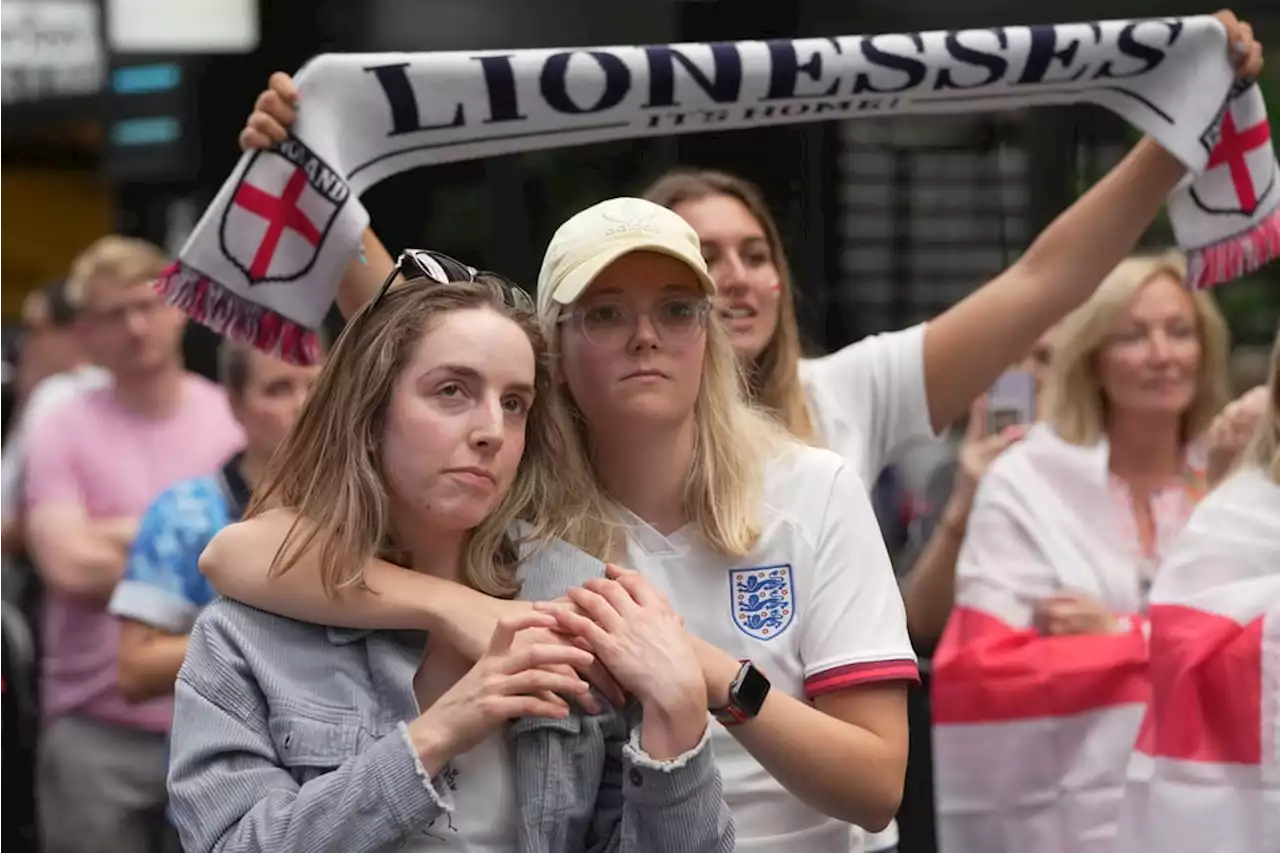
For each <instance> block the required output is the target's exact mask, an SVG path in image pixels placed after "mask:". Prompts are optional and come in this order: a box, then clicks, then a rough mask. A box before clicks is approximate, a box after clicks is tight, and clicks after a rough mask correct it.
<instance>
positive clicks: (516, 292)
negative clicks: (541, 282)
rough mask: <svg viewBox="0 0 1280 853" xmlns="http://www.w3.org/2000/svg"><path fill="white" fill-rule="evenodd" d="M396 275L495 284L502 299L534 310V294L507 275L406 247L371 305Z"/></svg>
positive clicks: (509, 304)
mask: <svg viewBox="0 0 1280 853" xmlns="http://www.w3.org/2000/svg"><path fill="white" fill-rule="evenodd" d="M396 276H402V277H403V278H404V281H405V283H406V284H408V283H410V282H415V281H422V280H424V279H425V280H426V281H428V282H434V283H435V284H449V283H450V282H456V281H468V282H479V283H481V284H496V285H497V286H498V288H499V289H500V290H501V291H502V301H503V303H504V304H505V305H506V306H507V307H508V308H511V309H512V310H515V311H521V312H527V313H530V314H532V313H533V311H534V304H533V297H531V296H530V295H529V294H528V293H526V292H525V291H524V289H523V288H521V287H520V285H518V284H516V283H515V282H514V281H512V280H511V279H509V278H507V277H506V276H504V275H500V274H498V273H496V272H489V271H488V270H478V269H476V268H475V267H473V266H469V265H467V264H464V263H463V262H462V261H460V260H458V259H457V258H451V257H449V256H448V255H446V254H445V253H443V252H433V251H431V250H429V249H405V250H404V251H403V252H401V253H400V257H398V258H396V265H395V267H393V268H392V270H391V272H389V273H388V274H387V277H386V280H384V281H383V282H382V287H380V288H378V293H377V295H376V296H374V297H373V302H371V303H370V307H372V306H374V305H377V304H378V303H379V302H381V301H382V297H384V296H386V294H387V291H388V290H390V289H391V283H392V282H393V281H395V280H396Z"/></svg>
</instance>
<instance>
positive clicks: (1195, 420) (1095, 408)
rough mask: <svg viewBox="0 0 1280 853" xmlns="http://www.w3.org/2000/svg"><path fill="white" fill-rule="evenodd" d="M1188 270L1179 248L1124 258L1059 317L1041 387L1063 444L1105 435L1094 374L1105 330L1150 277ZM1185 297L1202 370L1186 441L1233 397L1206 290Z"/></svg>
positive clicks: (1217, 316)
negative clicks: (1193, 322) (1082, 300)
mask: <svg viewBox="0 0 1280 853" xmlns="http://www.w3.org/2000/svg"><path fill="white" fill-rule="evenodd" d="M1186 271H1187V262H1186V259H1185V258H1184V257H1183V256H1182V254H1181V253H1179V252H1176V251H1175V252H1166V253H1163V254H1158V255H1135V256H1133V257H1130V258H1127V259H1125V260H1123V261H1121V262H1120V264H1119V266H1117V267H1116V268H1115V269H1114V270H1112V271H1111V273H1110V274H1109V275H1108V276H1107V277H1106V279H1104V280H1103V282H1102V284H1101V285H1099V287H1098V290H1097V291H1096V292H1095V293H1094V294H1093V296H1092V297H1091V298H1090V299H1089V301H1088V302H1086V303H1085V304H1084V305H1082V306H1080V307H1079V308H1077V309H1076V310H1075V311H1074V312H1072V313H1071V314H1070V315H1069V316H1068V317H1067V318H1066V319H1065V320H1063V321H1062V324H1061V326H1060V327H1059V329H1058V331H1057V332H1056V333H1055V335H1054V340H1055V342H1056V344H1057V346H1056V348H1055V351H1054V353H1053V356H1052V359H1051V361H1050V365H1051V366H1050V370H1049V380H1048V382H1047V384H1046V387H1045V412H1046V417H1045V420H1046V421H1048V423H1049V425H1050V426H1052V427H1053V429H1054V431H1055V432H1057V434H1058V435H1059V436H1061V437H1062V439H1063V440H1064V441H1068V442H1070V443H1072V444H1079V445H1089V444H1095V443H1097V442H1098V441H1100V440H1101V439H1102V438H1103V437H1104V435H1105V434H1106V415H1107V401H1106V398H1105V395H1104V394H1103V392H1102V387H1101V384H1100V382H1099V378H1098V369H1097V358H1098V354H1099V352H1100V351H1101V349H1102V347H1103V345H1104V344H1105V342H1106V339H1107V335H1108V334H1109V332H1110V330H1111V328H1112V327H1113V326H1114V324H1115V323H1116V322H1117V321H1118V320H1119V319H1120V318H1121V317H1122V316H1123V315H1124V312H1125V310H1126V308H1127V307H1128V305H1129V303H1130V302H1131V301H1132V300H1133V299H1134V297H1135V296H1137V294H1138V292H1139V291H1141V290H1142V288H1143V287H1145V286H1146V285H1147V284H1148V283H1149V282H1151V281H1152V280H1153V279H1154V278H1156V277H1157V276H1160V275H1171V276H1173V277H1174V278H1176V279H1177V280H1178V281H1182V280H1183V279H1184V278H1185V277H1186ZM1189 296H1190V297H1191V300H1192V304H1193V306H1194V310H1195V315H1196V330H1197V335H1198V336H1199V339H1200V373H1199V377H1198V381H1197V385H1196V395H1195V398H1194V399H1193V400H1192V401H1191V405H1190V406H1189V407H1188V408H1187V410H1186V411H1185V412H1184V413H1183V415H1182V438H1183V441H1184V442H1189V441H1191V440H1193V439H1195V438H1196V437H1197V436H1199V435H1200V434H1201V433H1202V432H1203V431H1204V429H1205V428H1206V427H1208V426H1209V423H1210V421H1212V420H1213V417H1214V416H1215V415H1216V414H1217V413H1218V412H1219V411H1220V410H1221V409H1222V407H1223V406H1224V405H1226V403H1227V400H1228V399H1229V396H1230V392H1229V389H1228V384H1229V383H1228V376H1227V355H1228V333H1227V324H1226V321H1225V320H1223V318H1222V313H1221V312H1220V311H1219V310H1218V307H1217V306H1216V305H1215V304H1214V302H1213V300H1212V299H1211V298H1210V297H1209V295H1208V294H1207V293H1204V292H1195V293H1191V294H1189Z"/></svg>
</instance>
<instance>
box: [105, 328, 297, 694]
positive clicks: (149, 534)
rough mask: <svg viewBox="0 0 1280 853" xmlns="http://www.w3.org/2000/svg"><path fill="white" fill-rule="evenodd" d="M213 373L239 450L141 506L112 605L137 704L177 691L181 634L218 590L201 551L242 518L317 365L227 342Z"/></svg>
mask: <svg viewBox="0 0 1280 853" xmlns="http://www.w3.org/2000/svg"><path fill="white" fill-rule="evenodd" d="M218 369H219V378H220V379H221V381H222V385H223V387H224V388H225V389H226V392H227V397H228V399H229V400H230V402H231V410H232V412H233V413H234V414H235V418H236V420H237V421H239V423H240V426H241V427H242V428H243V430H244V435H245V446H244V450H242V451H241V452H239V453H237V454H236V455H234V456H232V457H231V459H230V460H228V461H227V462H226V464H224V465H223V466H222V468H221V469H220V470H219V471H218V472H217V473H214V474H207V475H204V476H200V477H193V478H191V479H187V480H181V481H179V482H178V483H176V484H174V485H173V486H171V487H169V488H168V489H166V490H165V491H164V492H162V493H161V494H160V496H159V497H158V498H156V500H155V501H154V502H153V503H152V504H151V506H150V508H148V509H147V512H146V514H145V515H144V516H143V518H142V523H141V525H140V527H139V529H138V535H137V536H136V537H135V538H134V540H133V545H132V547H131V548H130V550H129V557H128V561H127V563H126V566H125V573H124V579H123V580H121V581H120V583H119V585H117V586H116V590H115V594H114V595H113V596H112V597H111V604H110V606H109V607H108V610H109V611H110V612H111V613H113V614H115V615H116V616H118V617H120V620H121V625H120V653H119V654H120V671H119V687H120V692H121V693H122V694H124V696H125V698H126V699H129V700H131V701H134V702H140V701H144V700H147V699H152V698H155V697H157V696H167V695H169V694H171V693H172V692H173V683H174V680H175V679H176V678H177V676H178V669H179V668H180V667H181V666H182V660H183V658H184V657H185V656H186V652H187V635H188V634H189V633H190V632H191V626H192V624H193V623H194V622H195V619H196V616H197V615H198V614H199V612H200V609H201V608H202V607H204V606H205V605H206V604H208V603H209V602H210V601H212V600H213V598H214V592H213V590H212V588H210V586H209V582H208V581H206V580H205V578H204V575H202V574H200V567H199V560H200V554H201V552H203V551H204V549H205V546H206V545H208V544H209V540H210V539H212V538H213V536H214V534H216V533H217V532H218V531H219V530H221V529H222V528H223V527H225V526H226V525H227V524H230V523H231V522H232V521H236V520H238V519H239V518H240V517H241V516H242V515H243V514H244V509H245V506H246V505H247V504H248V502H249V496H250V494H251V493H252V491H253V486H254V484H255V483H256V482H257V481H258V479H259V477H260V475H261V473H262V470H263V468H264V467H265V466H266V464H267V460H268V459H270V458H271V454H272V453H273V452H274V451H275V449H276V446H277V445H278V444H279V443H280V442H281V441H282V440H283V439H284V437H285V435H286V434H287V433H288V432H289V430H290V429H291V428H292V426H293V422H294V421H296V420H297V419H298V414H299V413H300V412H301V411H302V405H303V403H304V402H305V401H306V397H307V392H308V391H310V389H311V385H312V383H314V382H315V378H316V375H317V374H318V373H319V371H320V368H319V367H298V366H295V365H291V364H286V363H285V362H283V361H280V360H278V359H275V358H272V357H270V356H268V355H264V354H263V353H261V352H259V351H258V350H255V349H253V348H252V347H250V346H248V345H246V344H239V343H235V342H232V341H223V343H222V346H221V348H220V349H219V352H218Z"/></svg>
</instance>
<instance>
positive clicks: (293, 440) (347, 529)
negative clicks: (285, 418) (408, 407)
mask: <svg viewBox="0 0 1280 853" xmlns="http://www.w3.org/2000/svg"><path fill="white" fill-rule="evenodd" d="M475 309H485V310H490V311H496V312H498V313H500V314H502V315H503V316H505V317H508V318H510V319H511V320H512V321H513V322H515V323H517V324H518V325H519V326H520V328H521V329H522V330H523V331H524V333H525V334H526V335H527V336H528V338H529V342H530V343H531V344H532V345H533V349H534V354H535V357H536V360H537V371H536V377H535V393H536V396H535V399H534V402H533V405H532V407H531V409H530V411H529V418H528V422H527V427H526V430H527V432H526V439H525V450H524V455H523V457H522V458H521V460H520V465H519V468H518V470H517V474H516V477H515V481H514V483H513V484H512V486H511V488H510V489H509V490H508V491H507V493H506V494H505V495H504V496H503V498H502V500H501V502H500V503H499V505H498V507H497V508H496V509H495V510H494V512H493V513H491V514H490V515H489V517H488V518H486V519H485V520H484V521H483V522H482V523H481V524H480V525H479V526H478V527H476V528H475V529H474V530H473V531H472V532H471V536H470V538H469V540H468V543H467V547H466V551H465V556H464V566H463V577H464V579H465V581H466V583H468V584H469V585H470V586H472V587H473V588H475V589H477V590H480V591H481V592H484V593H487V594H489V595H493V596H500V597H510V596H512V595H514V594H515V593H516V592H517V591H518V590H519V584H518V582H517V580H516V569H517V565H518V558H517V549H516V547H515V546H516V542H515V541H514V540H513V538H512V535H511V531H512V524H513V522H515V521H516V520H518V519H519V520H524V521H527V522H529V523H530V524H531V525H532V532H531V533H529V536H530V537H532V538H537V539H541V540H550V539H552V538H560V539H565V540H567V541H570V542H574V543H575V544H584V543H590V542H591V541H594V540H593V536H592V535H591V531H592V530H593V528H594V527H595V526H597V525H595V524H594V523H593V521H594V519H593V518H592V516H591V515H590V509H592V508H594V507H595V506H596V503H595V502H594V501H593V500H592V498H591V496H592V495H593V494H594V493H595V492H596V487H595V485H594V481H593V478H592V477H591V474H590V470H589V468H588V466H587V464H586V462H585V461H584V457H583V456H581V455H580V451H579V442H578V441H577V439H576V438H575V436H574V430H573V427H572V424H571V423H570V422H569V419H568V417H567V415H566V412H565V410H564V407H563V405H562V403H561V402H560V400H559V396H558V394H557V393H556V392H555V388H554V387H553V383H552V380H551V370H550V361H549V358H550V357H549V354H548V349H547V344H546V339H545V338H544V337H543V335H542V333H541V330H540V328H539V326H538V324H537V321H536V318H535V317H534V316H533V314H532V313H530V312H520V311H517V310H515V309H512V308H510V307H508V306H507V304H506V301H505V298H504V292H503V290H502V285H501V284H500V283H499V282H498V281H497V280H496V279H492V278H489V277H486V276H483V275H481V276H479V277H478V278H477V280H476V281H475V282H466V283H461V282H455V283H450V284H437V283H434V282H432V283H430V284H427V283H423V282H412V283H408V284H401V285H399V286H396V287H393V288H392V289H391V290H389V291H388V292H387V293H386V295H385V296H384V297H383V298H382V299H381V300H378V301H376V302H375V303H371V304H369V305H366V306H364V308H362V309H361V310H360V311H359V312H357V313H356V314H355V316H354V317H352V318H351V321H350V322H349V323H348V324H347V326H346V328H345V329H344V330H343V332H342V335H341V336H340V337H339V338H338V340H337V342H336V343H335V345H334V346H333V349H332V351H331V352H330V355H329V357H328V359H327V361H326V363H325V366H324V368H323V370H322V371H321V373H320V376H319V378H318V379H317V381H316V384H315V386H314V388H313V389H312V391H311V394H310V396H309V397H308V399H307V403H306V405H305V406H304V407H303V410H302V413H301V414H300V415H299V417H298V421H297V423H296V424H295V425H294V427H293V429H292V430H291V431H290V432H289V435H288V436H287V437H286V438H285V440H284V441H283V442H282V443H281V445H280V447H279V448H278V449H277V450H276V452H275V454H274V455H273V456H272V459H271V461H270V463H269V465H268V467H267V470H266V472H265V474H264V476H263V479H262V482H261V484H260V485H259V487H258V489H257V490H256V492H255V494H254V498H253V500H252V502H251V503H250V506H249V508H248V510H247V511H246V514H245V517H246V518H252V517H253V516H255V515H258V514H260V513H262V512H264V511H266V510H267V509H269V508H274V507H283V508H286V509H288V510H290V511H292V512H293V513H295V514H296V515H297V518H298V519H299V521H296V522H295V523H294V525H293V526H292V527H291V528H290V530H289V533H288V535H287V536H286V537H285V541H284V543H283V544H282V546H281V548H280V550H279V551H278V552H277V553H276V555H275V557H274V559H273V561H272V565H271V571H272V573H282V572H286V571H288V570H289V569H291V568H292V567H293V566H295V565H296V564H297V562H298V560H299V558H300V557H301V555H302V554H303V553H305V552H308V551H310V550H311V549H313V548H316V547H318V549H319V559H320V566H321V578H322V580H323V583H324V587H325V590H326V591H327V592H328V593H329V594H330V595H337V594H338V592H339V591H340V590H342V589H344V588H347V587H352V586H355V587H362V586H363V584H364V581H363V574H362V566H363V565H364V563H365V562H366V561H367V560H368V559H369V558H371V557H375V556H382V557H385V558H388V559H396V558H397V557H398V556H400V552H401V549H400V548H398V547H397V545H396V543H395V541H394V540H393V536H392V531H391V529H390V517H391V516H390V498H389V490H388V486H387V478H386V472H385V471H384V470H383V468H382V446H383V437H384V435H385V432H386V428H387V411H388V407H389V403H390V401H391V395H392V389H393V387H394V386H395V383H396V380H397V379H398V377H399V376H400V375H401V373H402V372H403V371H404V369H405V368H406V366H407V364H408V362H409V360H410V359H411V357H412V354H413V352H414V350H415V349H416V347H417V346H418V344H419V342H420V341H421V340H422V339H423V338H424V337H425V336H428V335H430V334H431V332H432V329H433V328H434V327H435V326H436V325H438V323H439V321H440V320H441V318H443V317H444V316H445V315H447V314H450V313H453V312H457V311H466V310H475ZM301 519H312V520H313V521H314V522H316V523H305V524H304V523H301V521H300V520H301ZM594 538H597V539H598V538H599V536H598V535H596V536H595V537H594Z"/></svg>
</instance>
